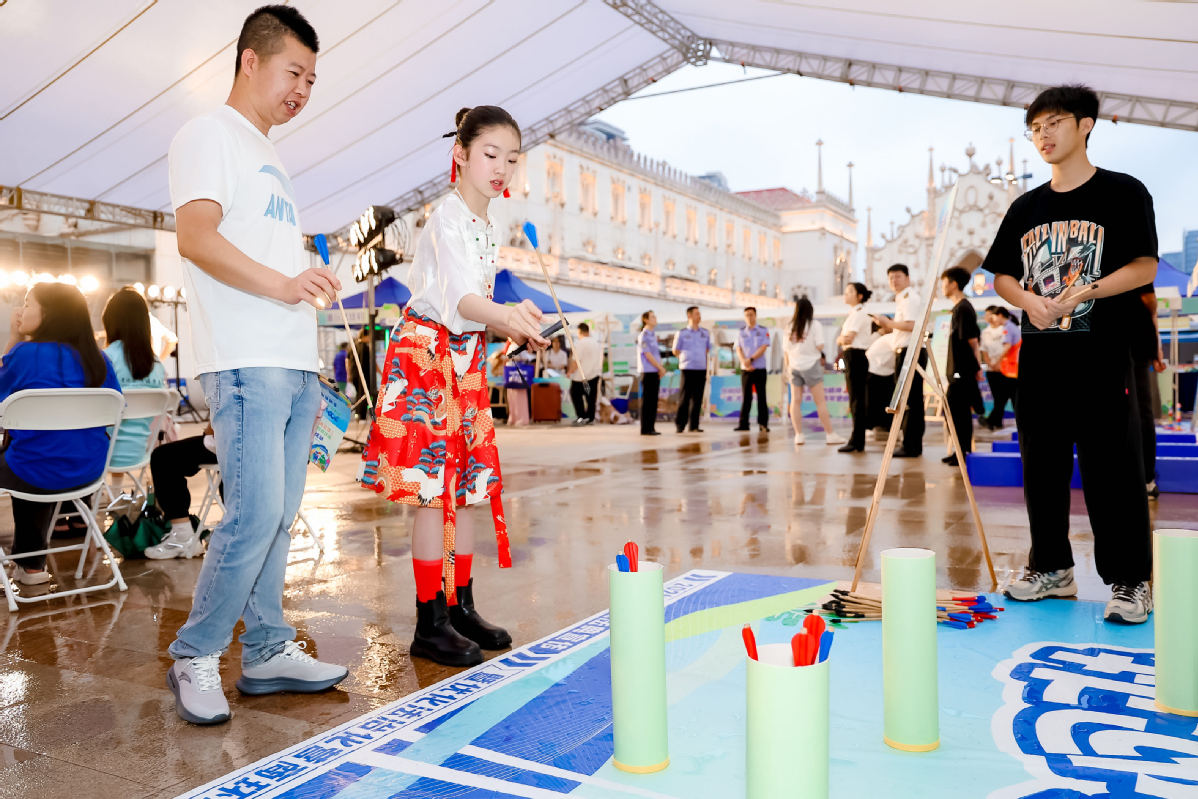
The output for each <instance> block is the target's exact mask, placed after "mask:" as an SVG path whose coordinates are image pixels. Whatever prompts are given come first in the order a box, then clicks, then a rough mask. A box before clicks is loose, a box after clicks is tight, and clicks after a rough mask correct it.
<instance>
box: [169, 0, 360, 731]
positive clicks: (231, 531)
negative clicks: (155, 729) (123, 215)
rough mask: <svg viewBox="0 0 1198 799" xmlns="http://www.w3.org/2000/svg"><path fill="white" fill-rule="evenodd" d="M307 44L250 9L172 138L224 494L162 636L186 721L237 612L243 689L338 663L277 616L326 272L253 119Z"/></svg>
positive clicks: (284, 19) (314, 686)
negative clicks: (216, 74)
mask: <svg viewBox="0 0 1198 799" xmlns="http://www.w3.org/2000/svg"><path fill="white" fill-rule="evenodd" d="M318 47H319V44H318V42H317V38H316V32H315V31H314V30H313V29H312V26H311V25H309V24H308V21H307V20H306V19H304V17H303V16H302V15H301V14H300V13H299V12H298V11H296V10H295V9H293V8H290V7H287V6H264V7H262V8H259V9H258V10H257V11H255V12H254V13H252V14H250V15H249V17H247V18H246V20H245V24H244V26H243V27H242V29H241V35H240V37H239V38H238V42H237V67H236V77H235V79H234V81H233V89H232V91H231V92H230V94H229V99H228V101H227V104H226V105H223V106H221V107H220V108H218V109H216V110H214V111H210V112H208V113H206V114H202V115H200V116H198V117H196V118H195V119H193V120H191V121H190V122H188V123H187V124H186V125H184V126H183V128H182V129H181V130H180V131H179V133H178V134H177V135H176V136H175V139H174V141H173V142H171V148H170V157H169V163H170V188H171V204H172V207H174V209H175V225H176V229H177V231H178V239H179V254H180V255H182V256H183V259H184V261H183V267H184V268H183V274H184V281H185V285H186V288H187V297H188V303H189V310H190V312H191V313H190V317H191V329H192V340H193V345H194V349H195V357H196V372H197V373H198V375H199V380H200V383H201V385H202V386H203V388H204V394H205V396H206V397H207V400H208V405H209V407H210V408H211V409H212V428H213V433H214V436H215V439H216V457H217V462H218V463H219V465H220V469H221V476H222V478H223V480H224V489H225V496H224V498H225V509H226V511H225V516H224V518H223V519H222V520H221V523H220V525H219V526H218V527H217V528H216V529H215V530H214V531H213V533H212V538H211V541H210V543H209V545H208V554H207V556H206V557H205V559H204V565H203V568H202V569H201V570H200V576H199V579H198V581H197V583H196V588H195V594H194V596H193V599H192V607H191V614H190V615H189V616H188V619H187V623H186V624H184V625H183V627H182V628H181V629H180V630H179V632H178V635H177V637H176V638H175V641H174V642H173V643H172V644H171V645H170V649H169V652H170V655H171V657H173V658H174V659H175V663H174V665H172V666H171V668H170V670H169V671H168V672H167V685H168V686H169V687H170V688H171V690H172V691H173V692H174V694H175V709H176V711H177V712H178V714H179V716H180V717H182V718H183V719H185V720H187V721H190V722H192V723H195V724H215V723H218V722H222V721H227V720H228V718H229V705H228V702H227V701H226V700H225V696H224V691H223V690H222V687H221V681H220V672H219V667H220V656H221V654H222V653H223V652H224V650H225V649H226V648H227V647H228V646H229V644H230V643H231V642H232V638H233V627H234V626H235V625H236V624H237V621H238V619H244V621H245V628H246V629H245V633H244V634H243V635H242V636H241V638H240V641H241V645H242V655H241V662H242V669H241V677H240V679H238V681H237V687H238V689H239V690H240V691H241V692H242V693H246V694H265V693H273V692H276V691H295V692H314V691H322V690H325V689H327V688H330V687H331V686H333V685H335V684H337V683H338V682H340V681H341V680H343V679H344V678H345V676H346V674H347V671H346V669H345V668H344V667H342V666H334V665H331V664H327V663H321V662H320V661H318V660H316V659H315V658H313V657H312V656H310V655H308V654H306V653H305V652H304V644H302V643H297V642H296V641H295V640H294V639H295V628H293V627H291V626H290V625H289V624H287V621H286V620H285V619H284V617H283V579H284V576H285V573H286V570H287V550H288V549H289V547H290V544H291V537H290V535H289V530H290V527H291V522H292V520H293V519H294V517H295V514H296V511H297V510H298V509H299V503H300V497H301V496H302V494H303V491H304V481H305V478H306V473H307V463H308V452H309V446H310V444H311V436H312V428H313V425H314V423H315V420H316V415H317V413H318V412H319V411H320V383H319V380H318V379H317V369H318V361H317V354H316V312H315V310H314V308H322V307H327V306H328V305H329V304H330V303H331V302H332V301H333V298H334V297H335V295H336V292H337V290H338V289H340V288H341V284H340V283H339V282H338V280H337V278H336V277H335V276H334V275H333V273H332V272H330V271H329V270H327V269H322V268H313V269H309V268H307V263H308V257H307V256H306V254H305V252H304V247H303V235H302V233H301V229H300V223H299V217H298V205H299V203H298V201H297V199H296V196H295V191H294V189H293V188H292V186H291V181H290V180H289V179H288V177H287V172H286V171H285V170H284V169H283V165H282V163H281V162H280V161H279V158H278V155H277V154H276V153H275V148H274V145H273V144H271V141H270V139H268V138H267V134H268V133H269V132H270V129H271V128H272V127H274V126H275V125H282V124H284V123H286V122H288V121H290V120H291V119H292V118H293V117H295V116H296V115H297V114H298V113H299V112H300V111H301V110H303V108H304V106H305V105H306V103H307V101H308V97H309V94H310V93H311V91H312V84H313V83H315V81H316V72H315V70H316V51H317V49H318Z"/></svg>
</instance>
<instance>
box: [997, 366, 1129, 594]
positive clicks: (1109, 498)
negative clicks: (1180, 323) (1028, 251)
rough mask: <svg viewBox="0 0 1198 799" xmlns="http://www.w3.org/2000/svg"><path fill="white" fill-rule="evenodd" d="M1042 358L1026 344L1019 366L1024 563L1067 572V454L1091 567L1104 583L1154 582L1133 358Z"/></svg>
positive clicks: (1017, 417) (1069, 563)
mask: <svg viewBox="0 0 1198 799" xmlns="http://www.w3.org/2000/svg"><path fill="white" fill-rule="evenodd" d="M1104 356H1105V357H1104V358H1103V359H1102V360H1101V361H1100V360H1099V359H1098V358H1096V357H1095V358H1092V359H1087V360H1089V361H1090V363H1084V362H1083V363H1079V362H1077V361H1075V362H1074V363H1070V362H1069V360H1068V359H1067V358H1053V359H1044V361H1047V362H1041V359H1040V358H1038V357H1037V356H1036V353H1035V352H1033V351H1029V350H1028V348H1027V347H1026V345H1025V347H1024V350H1023V351H1022V352H1021V353H1020V364H1019V404H1018V406H1017V407H1016V409H1015V421H1016V423H1017V424H1018V426H1019V448H1020V452H1021V456H1022V459H1023V494H1024V498H1025V500H1026V501H1027V515H1028V521H1029V522H1030V525H1031V537H1032V549H1031V553H1030V555H1029V558H1028V563H1029V565H1030V566H1031V567H1032V568H1034V569H1038V570H1040V571H1055V570H1057V569H1067V568H1069V567H1071V566H1073V553H1072V551H1071V550H1070V547H1069V500H1070V492H1069V481H1070V478H1071V477H1072V473H1073V447H1074V445H1075V444H1076V446H1077V465H1078V469H1079V470H1080V472H1081V479H1082V493H1083V494H1084V495H1085V499H1086V510H1087V512H1088V513H1089V517H1090V528H1091V529H1092V530H1093V531H1094V562H1095V566H1096V567H1097V569H1098V574H1099V576H1101V577H1102V579H1103V581H1104V582H1106V583H1108V584H1110V583H1129V584H1135V583H1139V582H1142V581H1144V580H1147V579H1149V578H1150V577H1151V575H1152V544H1151V537H1150V529H1151V528H1150V522H1149V517H1148V496H1147V494H1146V493H1145V491H1144V483H1145V480H1144V460H1143V457H1142V453H1141V446H1140V444H1141V435H1140V416H1139V408H1138V406H1137V402H1136V392H1135V389H1134V386H1133V383H1134V379H1133V378H1132V365H1131V358H1130V356H1127V355H1126V354H1124V355H1122V356H1120V357H1114V358H1112V357H1111V355H1110V354H1109V353H1104Z"/></svg>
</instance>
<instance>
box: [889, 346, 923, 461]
mask: <svg viewBox="0 0 1198 799" xmlns="http://www.w3.org/2000/svg"><path fill="white" fill-rule="evenodd" d="M895 357H896V360H895V363H896V364H897V366H898V369H900V370H901V369H902V368H903V363H904V362H905V361H906V360H907V348H906V347H903V348H902V349H901V350H899V351H898V352H897V353H896V355H895ZM919 365H920V366H921V367H922V368H924V369H926V368H927V366H928V351H927V350H926V349H924V350H921V351H920V353H919ZM911 371H912V372H915V374H913V375H911V393H910V394H908V395H907V410H906V412H905V413H904V415H903V450H904V451H905V452H911V453H914V454H916V455H918V454H920V453H921V452H923V432H924V427H925V424H924V418H923V375H921V374H920V373H919V372H918V371H916V369H915V366H914V365H912V367H911ZM896 379H897V378H896Z"/></svg>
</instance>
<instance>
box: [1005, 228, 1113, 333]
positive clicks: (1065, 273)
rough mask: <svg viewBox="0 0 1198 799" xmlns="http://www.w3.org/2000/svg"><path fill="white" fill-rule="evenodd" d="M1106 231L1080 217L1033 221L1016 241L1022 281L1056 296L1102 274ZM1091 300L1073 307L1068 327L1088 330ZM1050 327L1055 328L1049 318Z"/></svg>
mask: <svg viewBox="0 0 1198 799" xmlns="http://www.w3.org/2000/svg"><path fill="white" fill-rule="evenodd" d="M1105 237H1106V231H1105V230H1104V229H1103V227H1102V225H1099V224H1097V223H1094V222H1089V221H1087V220H1084V219H1070V220H1068V221H1062V222H1052V223H1049V224H1042V225H1037V226H1036V227H1034V228H1032V229H1031V230H1029V231H1028V232H1027V233H1024V234H1023V237H1022V238H1021V239H1020V241H1019V245H1020V251H1021V253H1022V255H1023V274H1024V278H1023V285H1024V287H1025V288H1027V290H1028V291H1031V292H1034V293H1036V294H1039V295H1040V296H1042V297H1056V296H1059V295H1061V294H1063V293H1064V292H1065V289H1066V288H1068V287H1070V286H1072V287H1073V288H1074V289H1076V288H1078V287H1080V286H1084V285H1087V284H1089V283H1093V282H1094V281H1096V280H1098V278H1100V277H1102V243H1103V239H1104V238H1105ZM1093 308H1094V300H1086V301H1085V302H1082V303H1080V304H1079V305H1078V306H1077V307H1076V308H1074V309H1073V314H1072V316H1073V323H1072V325H1071V326H1070V327H1069V331H1070V332H1073V331H1078V332H1081V331H1088V330H1089V329H1090V319H1089V316H1090V311H1091V310H1092V309H1093ZM1049 329H1050V330H1059V329H1060V322H1059V321H1057V322H1053V324H1052V326H1051V327H1049Z"/></svg>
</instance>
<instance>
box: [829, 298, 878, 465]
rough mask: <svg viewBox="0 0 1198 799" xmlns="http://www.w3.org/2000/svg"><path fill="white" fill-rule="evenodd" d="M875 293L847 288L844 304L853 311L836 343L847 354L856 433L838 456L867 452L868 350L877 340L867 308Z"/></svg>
mask: <svg viewBox="0 0 1198 799" xmlns="http://www.w3.org/2000/svg"><path fill="white" fill-rule="evenodd" d="M872 295H873V292H872V291H870V290H869V289H868V288H866V287H865V284H864V283H850V284H848V285H847V286H845V288H844V301H845V304H846V305H848V306H849V307H850V308H851V309H852V310H850V311H849V315H848V316H847V317H845V320H844V325H842V326H841V328H840V335H839V336H837V337H836V343H837V344H839V345H840V348H841V350H842V352H843V354H844V382H845V388H846V389H847V390H848V394H849V413H851V414H852V416H853V433H852V435H851V436H849V443H847V444H845V445H844V446H843V447H841V448H840V449H838V450H836V451H837V452H863V451H865V431H866V429H867V428H868V427H869V359H868V358H866V357H865V350H866V349H868V348H869V345H870V343H871V342H872V340H873V324H874V323H873V320H872V319H870V317H869V314H867V313H866V312H865V309H864V307H863V305H864V304H865V303H866V302H868V301H869V298H870V297H871V296H872Z"/></svg>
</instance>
